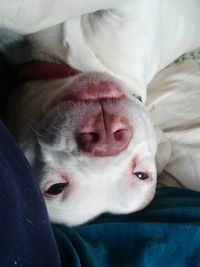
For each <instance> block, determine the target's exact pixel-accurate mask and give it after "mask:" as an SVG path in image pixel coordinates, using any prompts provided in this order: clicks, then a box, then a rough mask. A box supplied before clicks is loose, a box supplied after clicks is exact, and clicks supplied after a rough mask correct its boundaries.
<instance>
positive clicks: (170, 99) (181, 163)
mask: <svg viewBox="0 0 200 267" xmlns="http://www.w3.org/2000/svg"><path fill="white" fill-rule="evenodd" d="M196 55H198V57H199V55H200V54H198V53H196ZM149 89H150V90H149V95H148V97H147V99H148V103H147V104H148V107H149V110H150V112H151V115H152V119H153V121H154V123H155V125H157V126H158V127H159V128H161V129H162V130H163V131H164V133H165V135H166V137H167V138H168V139H169V140H170V143H171V152H172V153H171V158H170V162H169V163H168V165H167V166H166V168H165V170H164V172H163V174H162V175H161V177H160V183H161V184H163V185H171V186H173V185H174V186H184V187H187V188H191V189H195V190H200V152H199V151H200V67H199V65H198V64H197V60H192V59H191V58H190V57H189V56H188V57H186V60H184V62H183V63H177V64H174V65H171V66H170V67H168V68H166V69H165V70H163V71H161V72H160V73H159V74H158V75H157V76H156V77H155V78H154V80H153V81H152V82H151V84H150V87H149Z"/></svg>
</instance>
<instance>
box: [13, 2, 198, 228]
mask: <svg viewBox="0 0 200 267" xmlns="http://www.w3.org/2000/svg"><path fill="white" fill-rule="evenodd" d="M180 6H181V8H180ZM199 8H200V2H199V1H198V0H192V1H188V0H182V1H181V3H180V1H178V0H168V1H161V0H152V1H151V3H149V2H148V1H147V0H135V1H125V2H124V3H122V4H121V6H120V7H118V8H117V9H112V10H99V11H96V12H94V13H90V14H85V15H82V16H78V17H74V18H71V19H67V20H66V21H65V22H64V23H63V24H62V25H59V26H56V27H54V28H50V29H48V30H46V31H42V32H39V33H35V34H31V35H29V36H28V37H27V38H28V39H29V41H30V42H31V44H32V46H33V48H34V49H35V51H34V53H32V56H33V58H37V55H38V54H41V53H45V54H50V55H51V54H53V55H56V56H57V57H60V58H61V59H62V60H64V61H66V62H67V63H68V64H70V65H71V66H72V67H74V68H77V69H79V70H80V71H82V72H84V73H86V74H79V75H77V76H75V77H72V78H66V79H60V80H55V81H39V82H28V83H26V84H25V85H24V87H23V88H20V90H18V92H16V93H15V95H14V97H13V99H12V101H11V103H10V107H11V108H10V110H12V112H13V113H12V112H11V113H10V116H9V117H10V118H11V119H10V122H9V124H10V127H11V128H12V130H13V132H14V134H15V135H16V138H17V140H18V142H19V144H20V145H21V148H22V149H23V150H24V152H25V154H26V156H27V158H28V159H29V161H30V163H31V164H32V166H33V168H34V169H35V171H36V173H37V175H38V177H39V179H40V181H39V182H40V187H41V190H42V191H43V192H44V191H45V190H46V189H47V188H48V187H49V186H50V185H51V184H54V183H59V182H63V181H66V180H67V181H68V182H69V186H68V187H67V188H66V189H65V190H64V191H63V192H62V194H60V195H58V196H56V197H45V201H46V204H47V208H48V212H49V215H50V219H51V220H52V221H54V222H61V223H65V224H68V225H77V224H81V223H84V222H86V221H88V220H90V219H92V218H94V217H95V216H98V215H99V214H101V213H103V212H112V213H128V212H133V211H136V210H139V209H141V208H143V207H144V206H146V205H147V204H148V203H149V202H150V201H151V199H152V197H153V195H154V191H155V186H156V167H155V154H156V149H157V144H156V138H155V134H154V131H153V125H152V123H151V120H150V118H149V115H148V112H147V111H146V108H145V106H144V103H145V101H146V93H147V92H146V88H147V85H148V84H149V82H150V81H151V79H152V78H153V76H154V75H155V74H156V73H157V72H158V71H159V70H161V69H162V68H164V67H165V66H166V65H168V64H169V63H170V62H172V61H173V60H174V59H175V58H176V57H178V56H179V55H181V54H182V53H184V52H186V51H187V50H191V49H194V48H195V47H197V46H199V45H200V28H199V23H200V17H199V14H198V10H199ZM175 25H176V26H175ZM94 72H95V73H94ZM80 75H87V77H88V80H89V79H93V77H94V75H96V77H97V79H99V80H106V81H112V82H114V83H116V84H117V85H118V86H119V87H120V88H121V90H122V91H123V92H124V94H125V95H126V99H125V100H120V101H118V103H117V104H116V103H115V104H113V103H111V102H110V101H105V103H104V109H106V110H107V111H109V112H110V113H114V114H118V115H119V114H125V116H126V117H127V118H128V119H129V121H130V124H131V127H132V130H133V132H134V134H133V138H132V139H131V141H130V143H129V146H128V147H127V148H126V149H125V150H123V151H122V152H120V153H119V154H118V155H115V156H110V157H93V156H90V155H87V154H86V153H84V152H81V151H79V149H78V147H77V143H76V141H75V139H74V135H73V131H74V130H75V129H76V128H77V127H79V124H80V123H81V121H82V120H83V119H86V118H87V116H89V115H88V114H90V113H92V114H95V112H98V108H99V107H98V105H96V104H90V105H88V106H87V105H84V104H83V105H81V104H77V103H75V104H74V103H72V104H69V103H68V104H66V103H65V102H62V103H60V104H58V105H57V106H55V107H54V108H52V106H51V104H52V102H53V101H54V99H55V98H57V97H58V96H59V95H62V94H67V93H68V92H69V91H70V90H73V87H72V84H73V82H74V81H76V80H77V79H78V77H79V76H80ZM133 95H140V96H141V97H142V99H143V102H144V103H143V104H142V103H140V102H139V100H137V99H136V98H135V96H133ZM16 99H17V103H16ZM14 102H15V103H14ZM12 114H13V115H12ZM16 117H17V119H16ZM168 154H169V153H168ZM167 160H168V158H167V159H164V160H163V162H161V165H162V166H159V170H160V171H161V170H162V168H163V166H164V165H165V164H166V162H167ZM136 171H142V172H145V173H147V174H148V176H149V179H147V180H144V181H142V180H139V179H138V178H137V177H136V176H135V175H134V172H136Z"/></svg>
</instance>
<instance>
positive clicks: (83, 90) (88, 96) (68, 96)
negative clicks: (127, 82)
mask: <svg viewBox="0 0 200 267" xmlns="http://www.w3.org/2000/svg"><path fill="white" fill-rule="evenodd" d="M124 98H126V97H125V94H124V92H123V90H122V89H121V88H120V86H119V85H118V84H117V83H115V82H113V81H109V80H101V79H99V80H97V79H96V77H95V78H93V79H91V78H90V79H88V77H87V76H86V75H84V76H81V77H80V78H77V79H76V80H75V82H74V83H72V85H71V88H70V89H69V90H68V91H66V92H63V93H62V94H60V95H58V96H57V97H56V98H55V99H54V100H53V101H52V103H51V108H52V107H54V106H56V105H58V104H60V103H62V102H65V101H73V102H80V101H83V102H85V101H92V102H96V101H103V100H109V99H112V100H121V99H124Z"/></svg>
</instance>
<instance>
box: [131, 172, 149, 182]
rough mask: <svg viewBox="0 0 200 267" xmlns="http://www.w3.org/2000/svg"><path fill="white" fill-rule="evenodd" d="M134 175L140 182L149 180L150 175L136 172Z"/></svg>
mask: <svg viewBox="0 0 200 267" xmlns="http://www.w3.org/2000/svg"><path fill="white" fill-rule="evenodd" d="M134 174H135V175H136V176H137V178H138V179H140V180H147V179H148V178H149V177H148V175H147V174H146V173H145V172H135V173H134Z"/></svg>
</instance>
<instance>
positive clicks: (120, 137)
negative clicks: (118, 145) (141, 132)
mask: <svg viewBox="0 0 200 267" xmlns="http://www.w3.org/2000/svg"><path fill="white" fill-rule="evenodd" d="M113 135H114V138H115V140H116V141H122V140H123V139H124V138H125V137H126V135H127V130H124V129H121V130H117V131H116V132H114V133H113Z"/></svg>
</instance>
